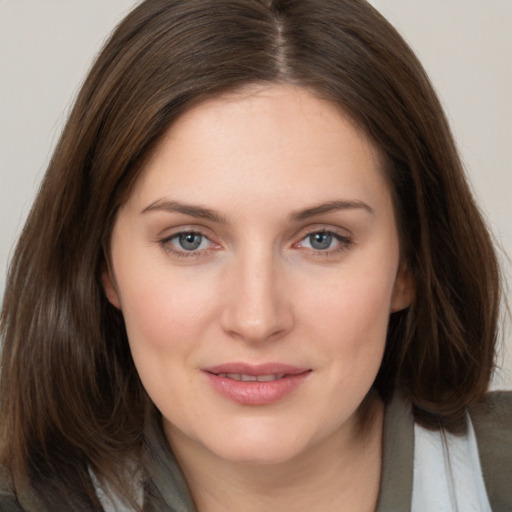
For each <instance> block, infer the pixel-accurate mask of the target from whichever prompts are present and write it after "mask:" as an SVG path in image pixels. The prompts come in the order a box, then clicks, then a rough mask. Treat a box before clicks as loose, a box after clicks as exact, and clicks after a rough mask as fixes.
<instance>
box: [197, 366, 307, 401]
mask: <svg viewBox="0 0 512 512" xmlns="http://www.w3.org/2000/svg"><path fill="white" fill-rule="evenodd" d="M310 373H311V372H310V371H309V370H308V371H305V372H303V373H298V374H296V375H287V376H285V377H283V378H282V379H277V380H273V381H268V382H244V381H239V380H234V379H228V378H227V377H220V376H219V375H216V374H214V373H209V372H205V374H206V376H207V377H208V379H209V381H210V383H211V385H212V386H213V389H215V391H217V393H219V394H220V395H222V396H223V397H225V398H228V399H229V400H232V401H233V402H237V403H239V404H242V405H267V404H271V403H274V402H277V401H278V400H281V399H283V398H284V397H286V396H287V395H289V394H290V393H292V392H293V391H295V390H296V389H297V388H298V387H299V386H300V385H301V384H302V383H303V382H304V381H305V380H306V379H307V377H308V376H309V374H310Z"/></svg>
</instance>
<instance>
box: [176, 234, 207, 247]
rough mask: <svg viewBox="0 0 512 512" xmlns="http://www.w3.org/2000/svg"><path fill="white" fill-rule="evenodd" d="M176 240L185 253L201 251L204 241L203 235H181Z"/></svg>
mask: <svg viewBox="0 0 512 512" xmlns="http://www.w3.org/2000/svg"><path fill="white" fill-rule="evenodd" d="M174 238H176V241H177V242H178V244H179V246H180V248H181V249H183V250H185V251H195V250H196V249H199V247H200V246H201V243H202V241H203V235H200V234H199V233H180V234H179V235H176V236H175V237H174Z"/></svg>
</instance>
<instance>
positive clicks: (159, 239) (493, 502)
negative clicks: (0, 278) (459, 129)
mask: <svg viewBox="0 0 512 512" xmlns="http://www.w3.org/2000/svg"><path fill="white" fill-rule="evenodd" d="M499 299H500V286H499V272H498V268H497V264H496V258H495V255H494V251H493V248H492V244H491V241H490V237H489V234H488V232H487V229H486V227H485V225H484V223H483V221H482V219H481V216H480V214H479V212H478V210H477V208H476V206H475V204H474V201H473V199H472V197H471V194H470V191H469V189H468V186H467V184H466V182H465V180H464V176H463V172H462V169H461V165H460V162H459V160H458V157H457V154H456V150H455V147H454V144H453V141H452V138H451V135H450V131H449V129H448V126H447V123H446V121H445V118H444V116H443V113H442V110H441V108H440V105H439V102H438V101H437V99H436V96H435V94H434V92H433V91H432V88H431V86H430V84H429V82H428V79H427V78H426V76H425V74H424V72H423V70H422V68H421V66H420V64H419V63H418V62H417V60H416V59H415V57H414V56H413V54H412V53H411V51H410V49H409V48H408V47H407V45H406V44H405V43H404V42H403V40H402V39H401V38H400V37H399V35H398V34H397V33H396V32H395V31H394V29H393V28H392V27H390V26H389V24H388V23H387V22H386V21H385V20H383V19H382V17H380V16H379V14H378V13H377V12H376V11H375V10H374V9H372V8H371V7H370V6H369V5H368V4H366V3H365V2H362V1H339V0H337V1H334V0H332V1H331V0H326V1H322V2H318V1H315V2H313V1H307V0H296V1H270V0H261V1H258V0H233V1H231V0H230V1H225V0H208V1H204V0H175V1H170V0H147V1H145V2H143V3H142V4H141V5H140V6H138V7H137V8H136V9H135V10H134V11H133V12H132V13H131V14H129V15H128V16H127V18H126V19H125V20H124V21H123V22H122V23H121V24H120V25H119V27H118V28H117V29H116V31H115V32H114V34H113V35H112V37H111V39H110V40H109V42H108V43H107V44H106V46H105V48H104V50H103V51H102V53H101V54H100V56H99V57H98V59H97V61H96V63H95V65H94V66H93V69H92V70H91V72H90V74H89V77H88V78H87V80H86V82H85V84H84V86H83V88H82V91H81V92H80V94H79V96H78V98H77V101H76V105H75V107H74V109H73V111H72V113H71V115H70V118H69V120H68V123H67V126H66V128H65V130H64V132H63V135H62V137H61V140H60V142H59V145H58V147H57V149H56V152H55V154H54V157H53V159H52V161H51V163H50V166H49V169H48V171H47V174H46V176H45V179H44V181H43V184H42V187H41V190H40V193H39V195H38V197H37V200H36V202H35V204H34V207H33V210H32V212H31V214H30V217H29V219H28V221H27V224H26V226H25V229H24V231H23V233H22V235H21V238H20V241H19V243H18V246H17V250H16V253H15V254H14V257H13V260H12V265H11V269H10V275H9V281H8V285H7V289H6V293H5V299H4V309H3V314H2V335H3V339H4V347H3V359H2V377H1V378H2V388H1V393H2V404H1V407H2V411H1V428H2V451H1V460H2V464H3V467H4V470H3V477H2V480H3V483H2V486H3V490H2V493H3V494H2V495H1V496H2V500H3V501H1V502H0V503H1V505H2V507H3V508H2V510H9V511H10V510H27V511H36V510H37V511H43V510H51V511H55V510H69V508H72V509H73V510H125V509H126V510H134V509H135V510H137V509H138V510H141V509H143V510H159V511H161V510H176V511H191V510H198V511H199V512H204V511H215V510H236V511H243V510H264V509H270V510H291V509H293V510H322V511H329V510H349V511H350V510H368V511H370V510H372V511H373V510H378V511H379V512H382V511H388V510H389V511H391V510H393V511H399V510H411V509H412V510H441V509H442V508H441V507H445V509H446V510H457V509H459V510H470V509H471V508H470V507H473V509H474V510H491V509H492V510H507V509H509V508H510V505H511V503H512V497H511V494H510V492H511V491H510V488H509V486H508V484H507V474H510V471H511V464H512V462H511V459H512V458H511V452H512V447H511V441H510V439H511V435H510V424H511V407H510V401H511V398H510V395H509V394H506V393H505V394H499V395H491V396H486V390H487V387H488V384H489V379H490V377H491V373H492V368H493V361H494V351H495V341H496V331H497V318H498V309H499ZM468 412H469V415H468ZM468 468H469V471H466V470H467V469H468ZM507 472H508V473H507Z"/></svg>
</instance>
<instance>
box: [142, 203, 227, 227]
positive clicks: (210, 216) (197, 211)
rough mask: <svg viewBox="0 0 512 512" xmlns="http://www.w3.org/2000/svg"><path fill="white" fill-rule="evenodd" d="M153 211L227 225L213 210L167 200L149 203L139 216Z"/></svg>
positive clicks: (223, 218)
mask: <svg viewBox="0 0 512 512" xmlns="http://www.w3.org/2000/svg"><path fill="white" fill-rule="evenodd" d="M154 211H164V212H170V213H182V214H184V215H188V216H190V217H195V218H196V219H205V220H209V221H212V222H216V223H218V224H226V223H227V220H226V218H225V217H223V216H222V215H221V214H219V213H218V212H216V211H214V210H210V209H209V208H204V207H202V206H198V205H193V204H186V203H180V202H178V201H169V200H167V199H158V200H157V201H155V202H153V203H151V204H150V205H149V206H146V208H144V209H143V210H142V211H141V214H145V213H149V212H154Z"/></svg>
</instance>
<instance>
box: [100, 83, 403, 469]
mask: <svg viewBox="0 0 512 512" xmlns="http://www.w3.org/2000/svg"><path fill="white" fill-rule="evenodd" d="M111 263H112V271H111V273H110V275H107V274H105V275H104V285H105V290H106V293H107V296H108V298H109V300H110V301H111V302H112V303H113V304H114V305H115V306H117V307H119V308H120V309H121V311H122V313H123V315H124V319H125V322H126V329H127V333H128V338H129V342H130V347H131V351H132V355H133V359H134V362H135V365H136V367H137V370H138V372H139V375H140V378H141V380H142V383H143V385H144V386H145V388H146V391H147V393H148V394H149V396H150V397H151V399H152V400H153V402H154V403H155V404H156V406H157V407H158V409H159V410H160V411H161V413H162V415H163V420H164V428H165V431H166V435H167V437H168V439H169V440H170V441H171V444H174V445H178V446H189V447H194V449H195V450H196V451H197V450H198V451H199V453H201V452H204V453H205V454H206V453H207V454H209V455H213V456H216V457H221V458H223V459H227V460H230V461H245V462H267V463H268V462H279V461H285V460H290V459H292V458H293V457H295V456H297V455H299V454H301V453H304V452H305V451H306V450H308V449H310V448H312V447H314V446H317V445H319V443H322V442H327V441H328V440H329V439H333V440H334V439H338V438H339V439H341V438H343V437H344V436H345V437H347V436H349V435H351V432H352V433H353V430H354V426H355V424H356V411H357V409H358V407H359V405H360V404H361V402H362V400H363V399H364V397H365V395H366V394H367V393H368V391H369V389H370V387H371V385H372V383H373V381H374V379H375V376H376V374H377V371H378V369H379V366H380V363H381V360H382V355H383V351H384V346H385V339H386V328H387V325H388V318H389V315H390V313H391V312H392V311H394V310H398V309H401V308H403V307H405V306H406V305H407V304H408V300H409V285H408V277H407V273H406V271H405V270H404V269H401V268H400V265H399V241H398V235H397V227H396V223H395V218H394V213H393V205H392V201H391V196H390V192H389V189H388V186H387V183H386V180H385V177H384V175H383V172H382V169H381V165H380V160H379V156H378V154H377V152H376V150H375V149H374V147H373V146H372V144H370V142H369V141H368V140H367V138H366V137H365V136H364V135H363V134H361V133H360V132H359V131H358V130H357V129H356V128H355V127H354V125H353V124H352V123H351V122H350V120H349V119H347V118H346V117H345V116H343V115H342V114H340V112H339V111H338V110H337V109H336V108H335V107H333V106H332V105H331V104H329V103H327V102H325V101H322V100H319V99H317V98H316V97H315V96H313V95H312V94H311V93H309V92H308V91H306V90H305V89H301V88H297V87H292V86H284V85H279V86H278V85H275V86H268V87H266V88H263V87H260V88H258V89H256V88H253V89H246V90H244V91H241V92H239V93H238V94H230V95H225V96H222V97H219V98H217V99H211V100H208V101H206V102H203V103H201V104H199V105H198V106H195V107H194V108H192V109H191V110H189V111H188V112H186V113H185V114H184V115H183V116H182V117H181V118H180V119H179V120H178V121H177V122H176V123H175V124H174V125H173V126H172V127H171V129H170V130H169V131H168V133H167V134H166V136H165V138H164V139H163V140H162V142H161V144H160V146H159V147H158V149H157V151H156V152H155V153H154V155H153V156H152V158H151V159H150V160H149V162H148V163H147V165H146V167H145V169H144V170H143V173H142V175H141V177H140V179H139V181H138V183H137V184H136V186H135V188H134V191H133V193H132V195H131V197H130V198H129V200H128V201H127V203H126V204H125V205H124V206H123V207H122V208H121V210H120V211H119V214H118V217H117V220H116V223H115V226H114V230H113V234H112V240H111Z"/></svg>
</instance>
